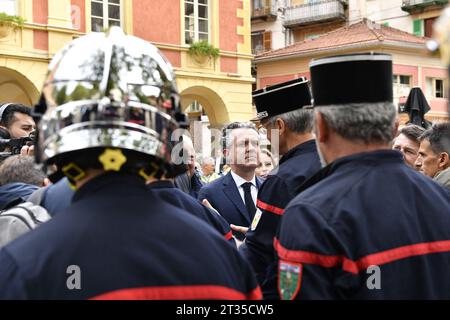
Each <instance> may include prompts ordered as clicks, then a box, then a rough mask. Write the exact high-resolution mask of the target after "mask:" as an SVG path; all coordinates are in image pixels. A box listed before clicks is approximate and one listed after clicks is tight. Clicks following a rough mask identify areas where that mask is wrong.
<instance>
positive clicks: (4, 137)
mask: <svg viewBox="0 0 450 320" xmlns="http://www.w3.org/2000/svg"><path fill="white" fill-rule="evenodd" d="M35 138H36V131H35V130H33V131H32V132H31V133H30V135H29V136H28V137H21V138H14V139H11V138H10V135H9V132H8V131H7V130H5V129H3V128H2V129H1V130H0V150H1V152H0V161H2V160H4V159H5V158H7V157H9V156H12V155H15V154H20V150H21V149H22V147H23V146H32V145H33V144H34V141H35ZM5 150H7V151H5Z"/></svg>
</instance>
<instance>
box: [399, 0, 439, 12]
mask: <svg viewBox="0 0 450 320" xmlns="http://www.w3.org/2000/svg"><path fill="white" fill-rule="evenodd" d="M447 3H448V0H403V3H402V10H403V11H406V12H409V13H417V12H423V11H425V10H429V9H440V8H442V7H444V6H445V5H446V4H447Z"/></svg>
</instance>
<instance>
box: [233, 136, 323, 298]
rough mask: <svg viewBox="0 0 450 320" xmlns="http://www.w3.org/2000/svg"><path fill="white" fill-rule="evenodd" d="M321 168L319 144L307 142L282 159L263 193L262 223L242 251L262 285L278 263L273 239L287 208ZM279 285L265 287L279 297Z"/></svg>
mask: <svg viewBox="0 0 450 320" xmlns="http://www.w3.org/2000/svg"><path fill="white" fill-rule="evenodd" d="M320 168H321V165H320V159H319V155H318V154H317V149H316V143H315V141H314V140H310V141H307V142H304V143H302V144H300V145H298V146H296V147H294V148H292V149H291V150H289V151H288V152H287V153H286V154H285V155H284V156H283V157H282V158H281V160H280V164H279V167H278V168H276V169H275V170H273V171H272V172H271V173H270V174H269V176H268V177H267V179H266V181H264V183H263V185H262V186H261V188H260V189H259V192H258V202H257V205H258V209H259V210H261V213H260V214H261V217H260V218H259V222H257V220H255V222H254V223H253V224H252V226H251V228H250V230H249V231H248V232H247V235H246V239H245V242H244V244H243V245H242V246H241V247H240V250H241V251H242V252H243V253H244V255H245V256H246V257H247V260H248V261H249V262H250V263H251V265H252V266H253V269H254V270H255V272H256V274H257V279H258V282H259V283H260V284H261V285H263V282H264V280H266V275H267V274H266V272H267V268H268V267H269V266H270V265H272V264H273V263H276V253H275V250H274V247H273V239H274V238H275V235H276V232H277V228H278V224H279V222H280V219H281V217H282V215H283V212H284V208H285V207H286V206H287V204H288V203H289V201H291V200H292V199H293V198H294V197H295V196H296V195H297V192H296V191H297V190H298V188H299V187H300V186H301V184H302V183H303V182H305V181H306V180H307V179H308V178H310V177H312V176H313V175H314V174H315V173H316V172H318V171H319V170H320ZM257 219H258V216H257ZM275 267H276V266H275ZM275 285H276V281H273V282H272V283H271V284H270V283H267V284H265V286H267V287H270V286H273V288H272V290H270V288H267V289H268V290H269V291H272V293H274V294H275V295H276V292H277V291H276V287H275ZM268 295H269V293H268ZM271 298H273V297H271Z"/></svg>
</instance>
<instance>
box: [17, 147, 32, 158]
mask: <svg viewBox="0 0 450 320" xmlns="http://www.w3.org/2000/svg"><path fill="white" fill-rule="evenodd" d="M20 155H21V156H30V157H34V146H23V147H22V149H20Z"/></svg>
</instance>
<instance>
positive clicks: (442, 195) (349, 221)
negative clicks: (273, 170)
mask: <svg viewBox="0 0 450 320" xmlns="http://www.w3.org/2000/svg"><path fill="white" fill-rule="evenodd" d="M303 188H305V190H304V191H302V192H301V193H300V194H299V195H298V196H297V197H296V198H295V199H294V200H292V202H291V203H290V204H289V206H288V207H287V208H286V211H285V213H284V216H283V219H282V220H281V224H280V230H279V234H278V235H277V238H278V239H279V240H276V241H275V245H276V247H277V252H278V256H279V258H280V264H279V271H278V282H279V285H280V295H281V297H282V298H284V299H449V298H450V273H449V270H450V269H449V268H450V194H449V192H448V191H447V190H445V189H444V188H443V187H441V186H440V185H438V184H437V183H435V182H433V181H432V180H431V179H429V178H428V177H425V176H424V175H421V174H420V173H417V172H415V171H413V170H412V169H411V168H409V167H408V166H406V165H405V163H404V161H403V158H402V155H401V154H400V153H399V152H397V151H391V150H385V151H384V150H383V151H375V152H367V153H360V154H354V155H351V156H348V157H344V158H341V159H338V160H336V161H335V162H334V163H332V164H331V165H329V166H327V167H326V168H324V169H323V170H322V171H321V172H320V173H319V174H318V175H316V176H314V177H313V178H312V179H311V180H309V181H307V182H306V183H305V184H304V186H303ZM377 278H378V279H377Z"/></svg>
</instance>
